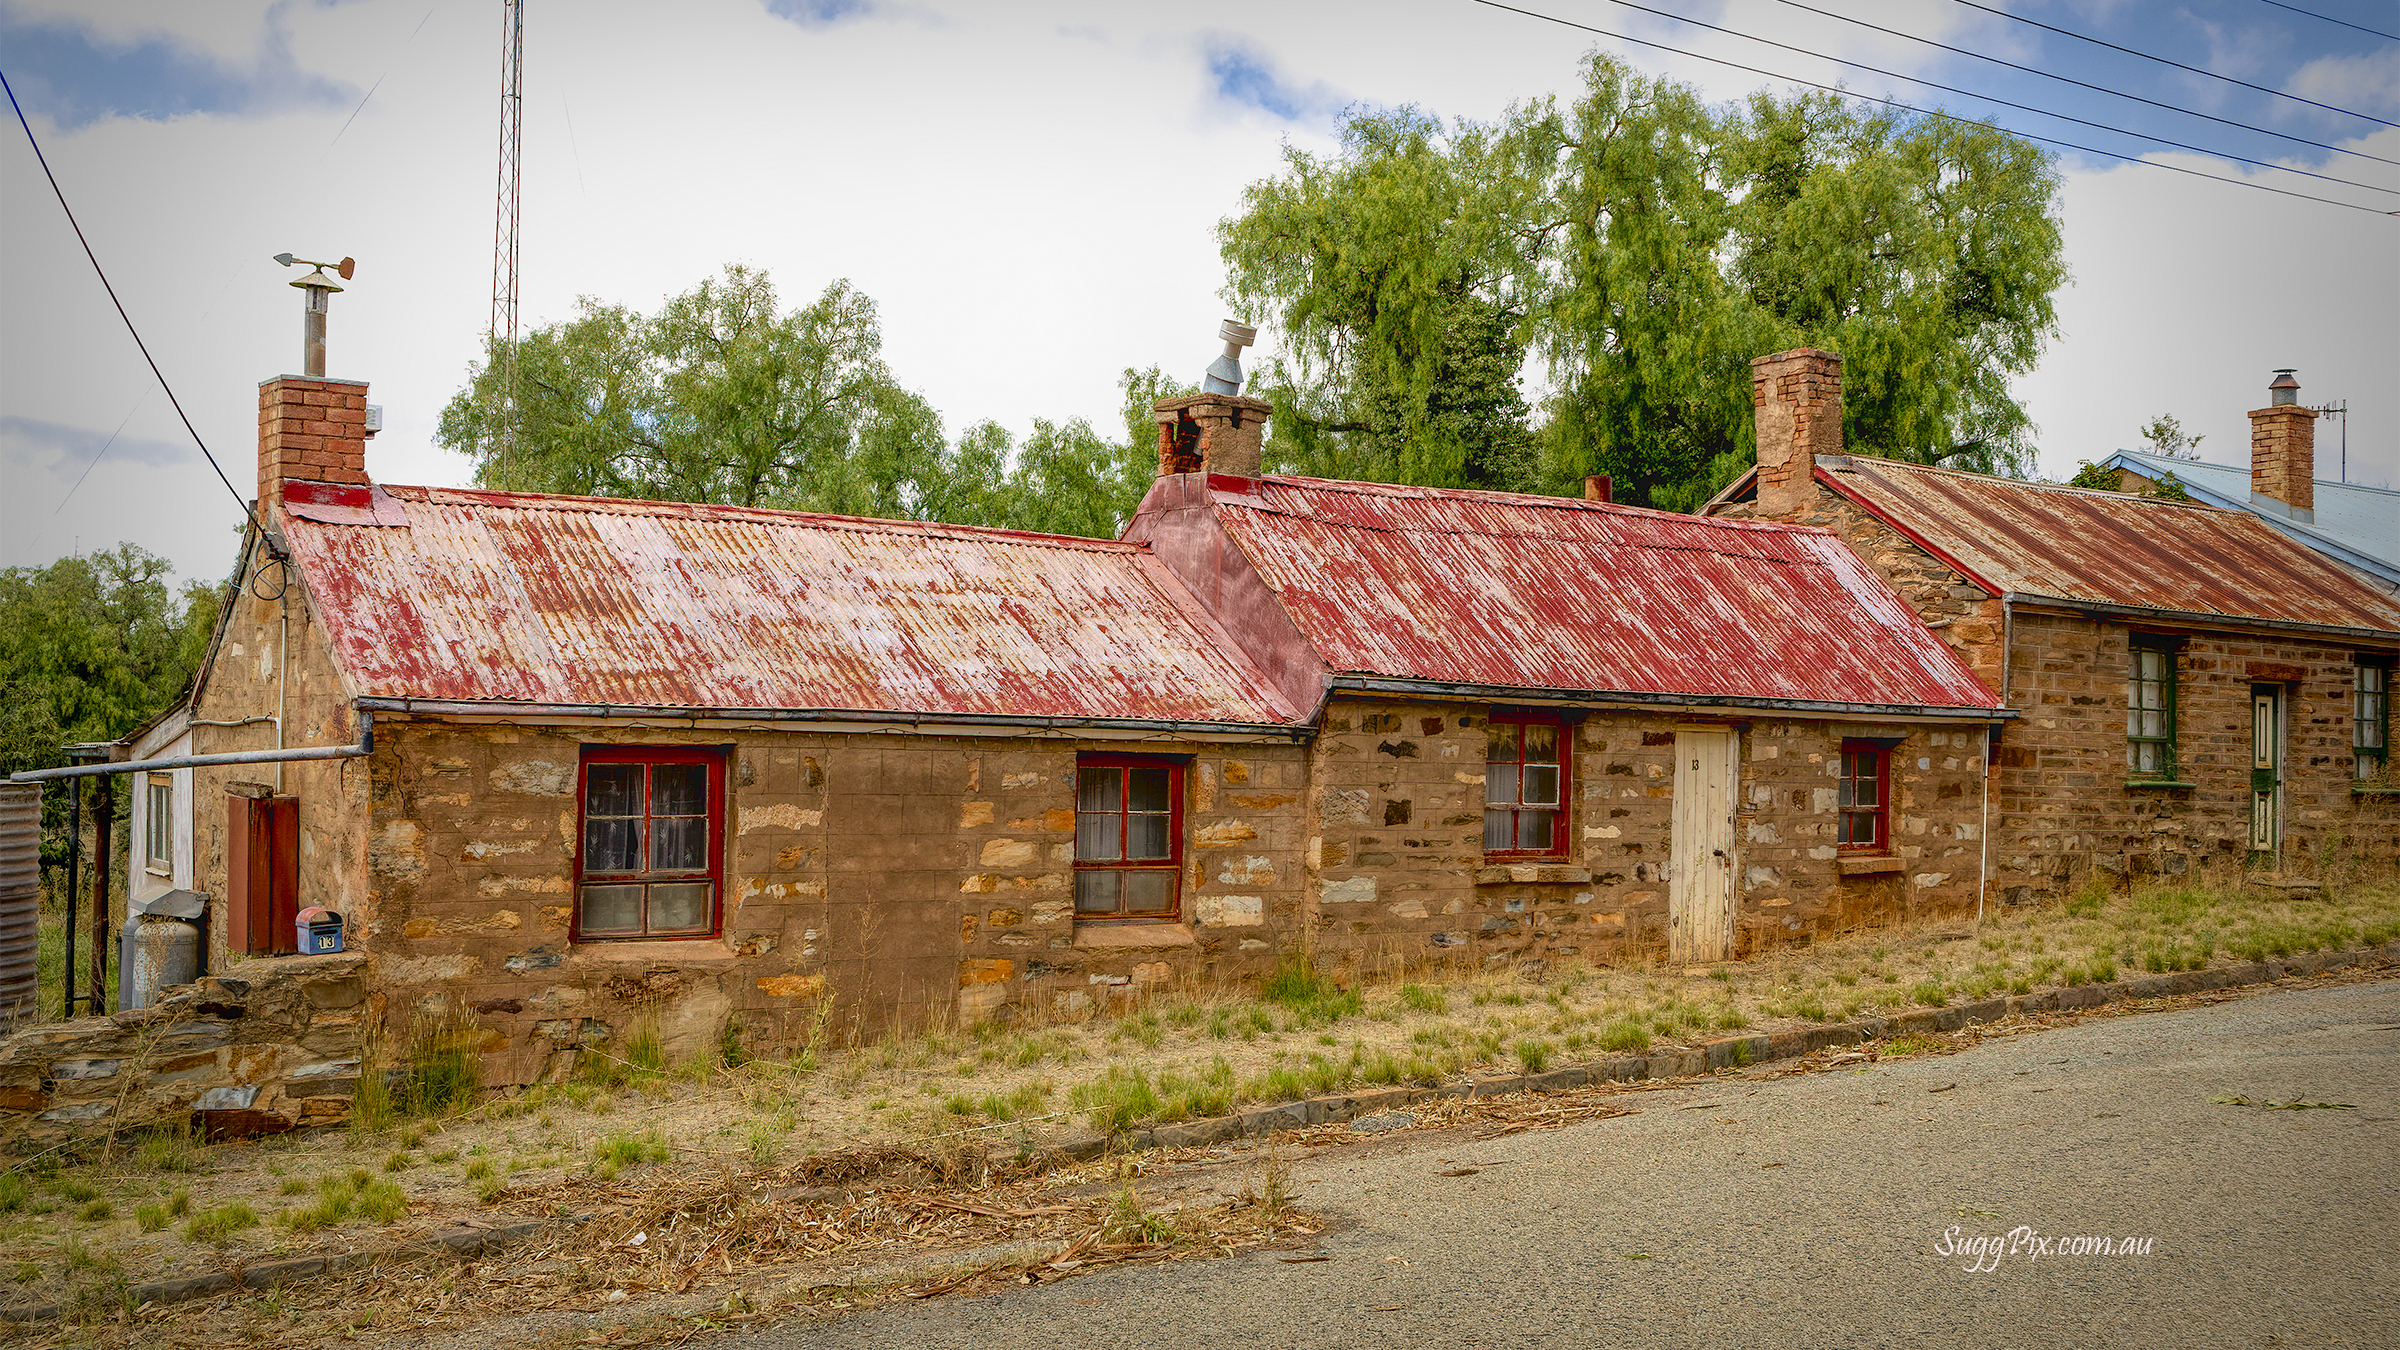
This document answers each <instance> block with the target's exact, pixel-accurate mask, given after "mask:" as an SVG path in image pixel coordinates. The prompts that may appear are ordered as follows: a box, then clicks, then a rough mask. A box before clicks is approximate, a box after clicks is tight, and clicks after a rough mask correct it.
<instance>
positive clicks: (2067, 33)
mask: <svg viewBox="0 0 2400 1350" xmlns="http://www.w3.org/2000/svg"><path fill="white" fill-rule="evenodd" d="M1958 3H1960V4H1962V5H1965V6H1966V7H1967V8H1969V9H1980V10H1982V11H1983V12H1984V13H1986V14H1997V15H1999V16H2000V17H2001V18H2003V19H2014V20H2016V21H2017V22H2018V23H2024V24H2031V25H2033V26H2034V27H2036V28H2039V29H2041V30H2042V31H2044V32H2047V33H2056V34H2058V35H2059V36H2060V37H2071V38H2073V39H2075V40H2076V41H2077V42H2089V43H2091V44H2092V45H2093V46H2095V47H2106V48H2108V49H2109V50H2110V51H2112V52H2123V53H2125V54H2126V55H2127V56H2138V57H2140V58H2142V59H2143V60H2145V61H2156V62H2158V63H2159V64H2160V65H2162V66H2173V67H2175V68H2176V69H2177V70H2188V71H2190V72H2192V73H2193V74H2194V75H2206V76H2207V77H2208V78H2210V79H2212V80H2223V81H2224V82H2225V83H2227V84H2238V85H2240V86H2241V87H2242V88H2244V89H2255V90H2257V91H2258V92H2260V93H2262V94H2273V95H2274V96H2275V97H2277V98H2288V99H2290V100H2291V101H2292V102H2294V103H2305V104H2307V105H2308V106H2310V107H2312V108H2323V109H2324V110H2325V111H2327V112H2337V113H2340V114H2341V115H2342V116H2344V117H2356V118H2358V119H2360V120H2362V121H2367V122H2374V123H2376V124H2378V125H2381V126H2387V127H2400V122H2386V121H2384V120H2383V119H2382V118H2380V117H2374V116H2370V115H2368V114H2366V113H2362V112H2352V111H2350V110H2349V109H2348V108H2337V107H2335V106H2333V105H2332V104H2330V103H2319V102H2317V101H2316V100H2315V99H2313V98H2302V97H2300V96H2299V95H2298V94H2287V93H2285V92H2283V91H2282V90H2280V89H2269V88H2268V87H2267V86H2265V85H2263V84H2252V83H2250V82H2249V81H2248V80H2237V79H2235V78H2233V77H2232V76H2231V75H2219V74H2218V73H2217V72H2215V71H2213V70H2203V69H2201V68H2200V67H2198V66H2187V65H2185V64H2184V63H2183V62H2181V61H2170V60H2168V59H2167V58H2165V57H2163V56H2152V55H2151V54H2150V53H2148V52H2145V51H2138V50H2136V49H2134V48H2132V47H2120V46H2118V45H2117V44H2116V43H2113V42H2110V41H2108V40H2106V39H2104V38H2096V37H2092V36H2091V35H2089V34H2086V33H2078V32H2076V31H2074V30H2073V29H2071V28H2059V27H2055V26H2053V25H2051V24H2046V23H2043V22H2042V21H2041V20H2039V19H2028V18H2026V17H2025V16H2024V15H2022V14H2011V13H2009V12H2008V11H2007V10H2005V9H1994V8H1993V7H1992V6H1990V5H1986V4H1981V3H1979V0H1958Z"/></svg>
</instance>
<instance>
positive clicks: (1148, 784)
mask: <svg viewBox="0 0 2400 1350" xmlns="http://www.w3.org/2000/svg"><path fill="white" fill-rule="evenodd" d="M1125 809H1126V810H1128V811H1164V810H1166V809H1167V770H1166V769H1165V768H1164V767H1157V768H1147V769H1142V768H1135V769H1127V770H1126V771H1125Z"/></svg>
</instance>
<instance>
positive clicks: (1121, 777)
mask: <svg viewBox="0 0 2400 1350" xmlns="http://www.w3.org/2000/svg"><path fill="white" fill-rule="evenodd" d="M1075 809H1076V810H1078V811H1122V810H1124V809H1125V771H1124V770H1123V769H1116V768H1098V769H1077V770H1076V771H1075Z"/></svg>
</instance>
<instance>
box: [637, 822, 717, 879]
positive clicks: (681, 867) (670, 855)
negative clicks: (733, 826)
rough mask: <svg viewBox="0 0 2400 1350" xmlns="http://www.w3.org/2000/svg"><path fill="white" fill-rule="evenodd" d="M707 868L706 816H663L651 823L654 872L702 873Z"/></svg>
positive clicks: (652, 869) (651, 849)
mask: <svg viewBox="0 0 2400 1350" xmlns="http://www.w3.org/2000/svg"><path fill="white" fill-rule="evenodd" d="M627 823H629V824H630V823H631V822H627ZM707 867H708V818H707V817H706V816H663V817H660V818H659V819H657V820H653V821H651V822H650V870H651V871H653V872H699V871H703V870H706V868H707Z"/></svg>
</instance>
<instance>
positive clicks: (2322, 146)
mask: <svg viewBox="0 0 2400 1350" xmlns="http://www.w3.org/2000/svg"><path fill="white" fill-rule="evenodd" d="M1776 2H1777V3H1778V4H1785V5H1790V6H1791V7H1792V8H1794V9H1804V10H1807V11H1808V12H1809V13H1811V14H1821V15H1823V16H1824V17H1826V18H1828V19H1839V20H1841V21H1842V22H1843V23H1853V24H1857V25H1858V26H1859V27H1861V28H1872V29H1874V30H1875V31H1876V32H1878V33H1884V34H1888V35H1890V36H1892V37H1896V38H1906V39H1907V40H1909V41H1910V42H1918V43H1923V44H1924V45H1925V46H1928V47H1939V48H1941V49H1942V50H1943V51H1946V52H1954V53H1956V54H1957V55H1960V56H1972V57H1974V58H1975V59H1976V60H1978V61H1989V62H1991V63H1992V64H1993V65H1996V66H2006V67H2008V68H2009V69H2010V70H2021V71H2023V72H2025V73H2026V74H2028V75H2039V76H2041V77H2042V78H2043V79H2045V80H2056V81H2058V82H2059V83H2061V84H2071V85H2074V86H2075V87H2076V88H2078V89H2089V90H2091V91H2093V92H2094V93H2100V94H2109V95H2113V96H2115V97H2117V98H2122V99H2130V100H2132V101H2133V102H2135V103H2147V104H2149V105H2150V106H2151V107H2153V108H2164V109H2166V110H2167V111H2168V112H2176V113H2182V114H2183V115H2185V116H2186V117H2201V118H2206V119H2207V120H2209V121H2211V122H2221V123H2223V124H2224V125H2226V126H2229V127H2240V128H2241V129H2242V130H2244V131H2255V132H2257V133H2259V134H2260V135H2262V136H2274V137H2277V138H2279V139H2282V140H2287V141H2291V142H2294V143H2296V144H2299V145H2309V146H2315V147H2316V148H2317V149H2319V150H2331V151H2332V152H2333V153H2335V154H2337V155H2355V156H2357V157H2358V158H2360V159H2371V160H2374V161H2375V162H2376V163H2378V164H2400V159H2385V158H2384V157H2383V156H2381V155H2370V154H2368V153H2367V152H2366V151H2364V150H2350V149H2345V148H2344V147H2342V146H2338V145H2329V144H2327V143H2325V142H2324V141H2312V140H2310V139H2309V138H2307V137H2306V136H2294V135H2292V134H2291V133H2290V132H2288V131H2275V130H2271V129H2270V128H2267V127H2262V126H2257V125H2254V124H2252V123H2249V122H2242V121H2237V120H2235V119H2233V118H2230V117H2219V116H2217V115H2216V114H2215V113H2204V112H2202V111H2200V110H2199V109H2197V108H2186V107H2184V106H2182V105H2181V104H2176V103H2161V102H2160V101H2158V100H2157V99H2154V98H2144V97H2142V96H2141V95H2140V94H2128V93H2126V92H2125V91H2124V90H2122V89H2111V88H2109V87H2108V86H2107V85H2105V84H2093V83H2090V82H2089V81H2086V80H2078V79H2076V78H2074V77H2073V76H2069V75H2060V74H2057V73H2056V72H2053V71H2047V70H2043V69H2041V68H2040V67H2038V66H2021V65H2018V64H2017V63H2016V62H2014V61H2006V60H2002V59H2001V58H1999V57H1997V56H1986V55H1985V54H1984V53H1982V52H1979V51H1974V50H1971V49H1969V48H1966V47H1953V46H1951V45H1950V44H1949V43H1947V42H1936V41H1934V40H1933V39H1932V38H1929V37H1918V36H1917V35H1916V34H1914V33H1903V32H1901V31H1900V30H1899V29H1897V28H1886V27H1884V26H1883V25H1882V24H1879V23H1869V22H1867V21H1866V20H1865V19H1856V18H1852V17H1851V16H1849V15H1847V14H1837V13H1835V12H1834V11H1832V10H1830V9H1819V8H1817V7H1816V6H1815V5H1804V4H1802V3H1800V0H1776ZM2265 3H2267V4H2270V5H2271V4H2274V3H2275V0H2265Z"/></svg>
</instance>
